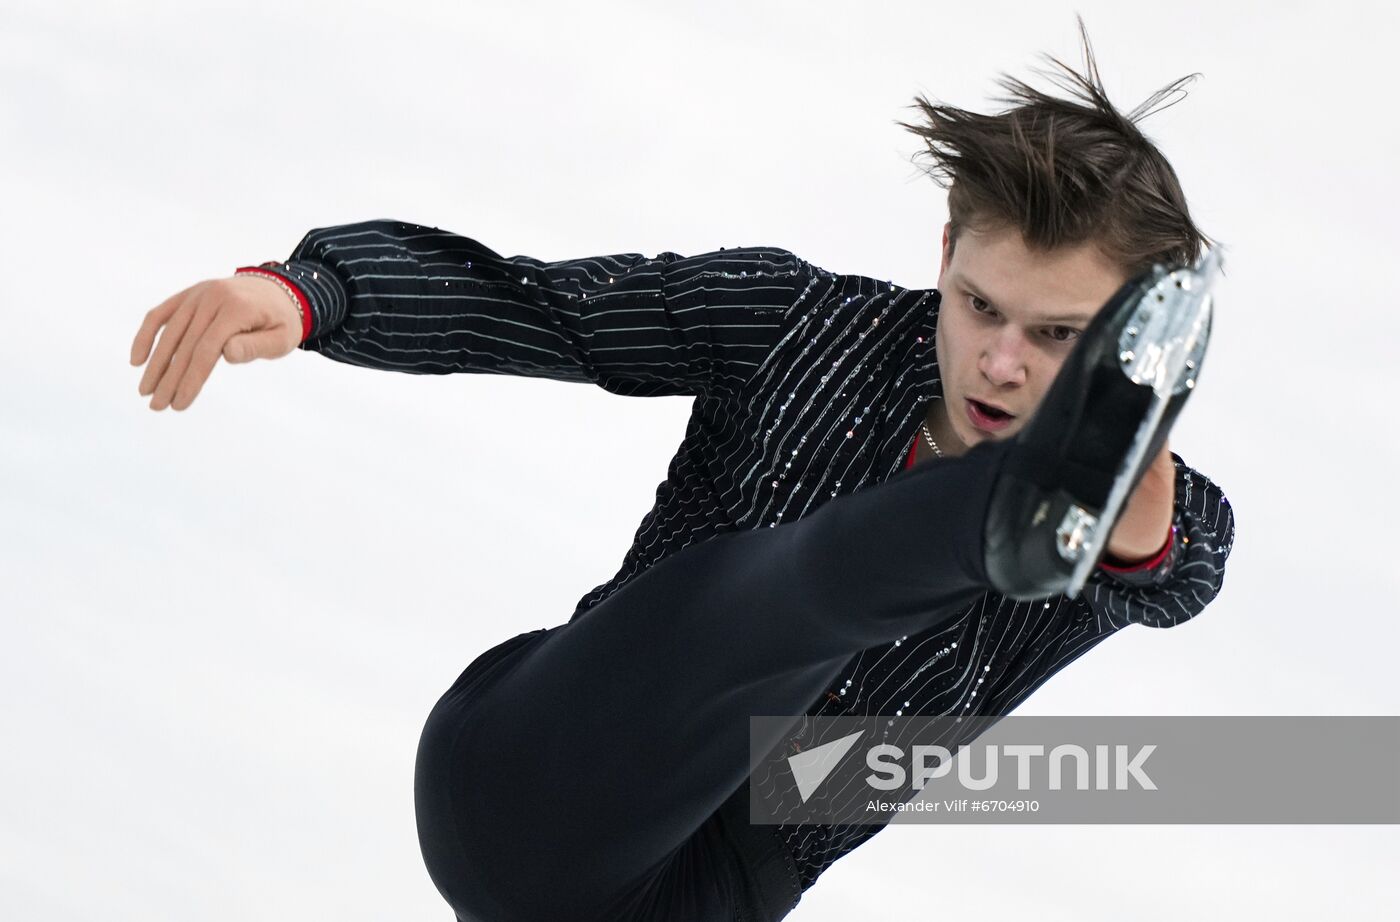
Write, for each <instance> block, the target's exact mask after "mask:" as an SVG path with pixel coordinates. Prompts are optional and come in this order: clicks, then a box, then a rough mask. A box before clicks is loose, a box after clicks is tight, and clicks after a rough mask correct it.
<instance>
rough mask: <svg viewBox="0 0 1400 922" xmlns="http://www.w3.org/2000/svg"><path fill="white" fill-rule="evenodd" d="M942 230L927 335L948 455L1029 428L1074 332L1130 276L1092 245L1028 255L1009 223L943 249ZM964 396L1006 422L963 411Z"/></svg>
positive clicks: (968, 233) (937, 415)
mask: <svg viewBox="0 0 1400 922" xmlns="http://www.w3.org/2000/svg"><path fill="white" fill-rule="evenodd" d="M948 231H949V225H944V227H943V265H942V268H941V270H940V271H939V276H938V291H939V293H940V295H941V296H942V300H941V302H940V306H939V311H938V325H937V328H936V334H935V337H934V341H935V345H936V349H937V355H938V365H939V370H940V377H941V378H942V382H943V400H941V401H937V402H936V403H935V405H934V410H933V414H934V415H933V421H934V435H935V437H936V439H937V441H938V442H939V445H940V447H942V448H943V449H944V450H945V453H947V454H961V453H962V452H964V451H966V450H967V449H968V448H971V447H972V446H973V445H975V444H977V443H978V442H981V441H986V440H991V439H1006V438H1010V437H1011V436H1012V435H1014V434H1015V433H1016V432H1018V431H1019V430H1020V429H1021V428H1022V427H1024V426H1025V425H1026V422H1027V421H1028V420H1029V419H1030V417H1031V415H1032V414H1033V413H1034V412H1035V410H1036V408H1037V407H1039V406H1040V401H1041V398H1042V397H1044V396H1045V393H1046V391H1048V390H1049V389H1050V384H1051V382H1052V381H1054V379H1055V375H1056V373H1057V372H1058V371H1059V369H1060V366H1061V365H1062V364H1063V363H1064V360H1065V359H1066V358H1067V357H1068V356H1069V353H1070V350H1072V349H1073V348H1074V344H1075V342H1076V340H1077V338H1078V336H1079V335H1080V334H1081V333H1082V332H1083V330H1084V328H1085V327H1086V326H1088V324H1089V321H1090V319H1091V318H1092V317H1093V316H1094V314H1095V313H1097V312H1098V310H1099V309H1100V308H1102V307H1103V306H1104V304H1106V303H1107V301H1108V299H1109V298H1110V297H1112V296H1113V294H1114V292H1116V291H1117V290H1118V288H1119V287H1120V286H1122V284H1123V283H1124V282H1125V281H1127V279H1128V274H1127V272H1126V270H1125V269H1124V268H1122V267H1120V266H1118V265H1116V264H1114V263H1113V262H1111V261H1110V260H1109V259H1108V258H1107V257H1105V256H1104V255H1103V254H1102V252H1101V251H1100V250H1098V248H1097V247H1095V246H1093V245H1092V244H1085V245H1082V246H1076V247H1065V248H1061V249H1058V250H1054V251H1052V252H1048V253H1042V252H1034V251H1032V250H1030V249H1028V248H1027V247H1026V245H1025V242H1024V238H1022V236H1021V234H1020V231H1019V230H1017V229H1016V228H1014V227H1010V228H1005V229H1002V230H1000V231H995V232H987V233H981V234H979V233H976V232H974V231H972V230H971V229H968V228H964V229H963V230H962V231H961V232H960V233H959V235H958V241H957V244H956V246H955V247H954V252H953V253H951V254H950V253H949V252H948V242H949V241H948ZM969 398H971V399H972V400H977V401H983V402H988V403H991V404H994V405H995V406H998V407H1000V408H1002V409H1003V410H1005V411H1007V412H1008V413H1011V414H1012V419H1011V420H1010V422H1009V423H1007V424H1005V425H1002V426H1001V427H1000V428H997V427H996V426H995V425H986V424H985V422H986V421H985V418H983V419H975V418H974V417H973V416H971V415H969V406H968V399H969ZM945 439H946V440H948V441H947V442H946V443H945V441H944V440H945ZM949 448H951V449H952V450H951V451H948V449H949Z"/></svg>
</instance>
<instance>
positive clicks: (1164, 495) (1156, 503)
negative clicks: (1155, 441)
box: [1104, 442, 1176, 565]
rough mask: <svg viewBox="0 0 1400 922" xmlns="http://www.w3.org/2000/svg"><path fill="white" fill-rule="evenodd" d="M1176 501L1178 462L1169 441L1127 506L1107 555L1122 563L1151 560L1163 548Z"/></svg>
mask: <svg viewBox="0 0 1400 922" xmlns="http://www.w3.org/2000/svg"><path fill="white" fill-rule="evenodd" d="M1175 502H1176V463H1175V462H1174V461H1173V460H1172V454H1171V449H1170V448H1169V447H1168V445H1167V443H1166V442H1163V443H1162V450H1161V451H1160V452H1158V453H1157V457H1155V458H1153V459H1152V463H1151V464H1150V465H1148V467H1147V470H1145V471H1143V472H1142V479H1141V480H1140V481H1138V485H1137V487H1136V488H1134V490H1133V492H1132V493H1131V494H1129V496H1128V500H1127V502H1126V503H1124V505H1123V512H1122V513H1121V514H1120V515H1119V516H1118V521H1117V522H1116V523H1115V524H1114V526H1113V531H1112V533H1110V534H1109V537H1108V546H1107V547H1106V548H1105V549H1104V551H1105V554H1106V555H1107V556H1109V557H1111V558H1113V561H1114V562H1116V563H1119V564H1127V565H1132V564H1135V563H1141V562H1142V561H1144V560H1148V559H1150V558H1151V557H1152V556H1153V555H1154V554H1156V553H1157V552H1158V551H1159V550H1161V549H1162V542H1164V541H1165V540H1166V538H1167V532H1168V531H1170V529H1171V525H1172V513H1173V511H1174V505H1175Z"/></svg>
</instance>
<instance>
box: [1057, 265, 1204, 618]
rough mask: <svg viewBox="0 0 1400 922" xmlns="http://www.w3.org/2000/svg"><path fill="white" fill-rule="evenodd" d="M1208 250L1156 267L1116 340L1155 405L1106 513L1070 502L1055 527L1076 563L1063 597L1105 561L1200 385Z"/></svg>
mask: <svg viewBox="0 0 1400 922" xmlns="http://www.w3.org/2000/svg"><path fill="white" fill-rule="evenodd" d="M1220 249H1221V248H1219V247H1217V248H1213V249H1210V250H1209V251H1207V252H1206V253H1205V254H1204V255H1202V257H1201V258H1200V259H1199V260H1197V262H1196V265H1195V266H1192V267H1180V268H1177V269H1175V270H1173V271H1170V272H1168V271H1166V270H1165V269H1163V268H1161V267H1158V272H1157V281H1156V282H1155V283H1153V285H1152V286H1151V287H1150V288H1148V289H1147V290H1146V291H1145V292H1143V293H1142V294H1141V295H1140V296H1139V303H1138V306H1137V308H1136V310H1134V312H1133V314H1132V316H1131V317H1130V318H1129V320H1128V322H1127V324H1125V325H1124V327H1123V333H1122V334H1121V335H1120V336H1119V340H1118V346H1119V350H1118V356H1119V363H1120V366H1121V368H1122V370H1123V373H1124V374H1125V375H1126V376H1127V377H1128V378H1129V379H1130V380H1131V381H1132V382H1133V383H1134V384H1140V385H1147V386H1150V387H1151V388H1152V402H1151V404H1150V405H1149V407H1148V409H1147V413H1146V415H1144V417H1143V419H1142V422H1141V424H1140V425H1139V426H1138V429H1137V433H1136V434H1135V435H1134V437H1133V441H1132V444H1131V445H1130V446H1129V447H1128V451H1127V454H1126V455H1125V456H1124V457H1123V461H1122V463H1121V464H1120V465H1119V468H1118V473H1117V475H1116V476H1115V477H1114V480H1113V488H1112V489H1111V490H1110V491H1109V495H1108V500H1107V502H1105V503H1104V508H1103V511H1102V512H1100V513H1099V514H1098V515H1094V514H1092V513H1091V512H1089V511H1088V510H1086V509H1083V508H1081V507H1079V506H1076V505H1073V504H1071V505H1070V507H1069V509H1068V510H1067V511H1066V512H1065V515H1064V518H1063V519H1062V520H1061V522H1060V525H1059V527H1058V528H1057V529H1056V532H1055V537H1056V547H1057V548H1058V549H1059V552H1060V556H1061V557H1063V558H1064V559H1065V560H1067V561H1070V562H1073V563H1074V571H1073V573H1072V574H1071V576H1070V580H1069V586H1068V588H1066V589H1065V595H1067V596H1068V597H1069V598H1071V599H1072V598H1075V597H1076V596H1078V595H1079V593H1080V591H1081V590H1082V589H1083V588H1084V584H1085V583H1086V582H1088V580H1089V575H1090V573H1092V572H1093V569H1094V567H1095V566H1096V565H1097V564H1098V562H1099V558H1100V557H1102V556H1103V555H1102V551H1103V544H1104V542H1106V541H1107V540H1108V536H1109V534H1110V533H1111V532H1112V531H1113V525H1114V523H1115V522H1117V520H1118V514H1119V512H1121V511H1122V508H1123V505H1124V503H1126V502H1127V499H1128V493H1129V490H1130V488H1131V487H1133V486H1136V484H1134V483H1133V480H1134V474H1135V473H1136V471H1137V469H1138V467H1139V466H1140V465H1141V464H1142V462H1143V459H1144V457H1145V456H1146V454H1147V451H1148V447H1149V446H1150V445H1151V443H1152V440H1153V436H1154V435H1155V434H1156V432H1157V426H1158V424H1159V423H1160V422H1161V420H1162V416H1163V414H1164V413H1165V411H1166V408H1167V404H1168V403H1169V402H1170V401H1171V399H1172V398H1173V397H1175V396H1176V395H1178V394H1181V393H1182V392H1184V391H1187V390H1190V389H1192V388H1194V387H1195V386H1196V376H1197V375H1198V374H1200V370H1201V364H1202V362H1203V360H1204V358H1205V349H1206V341H1207V340H1208V339H1209V338H1210V336H1209V330H1210V318H1211V312H1212V310H1213V308H1214V301H1215V299H1214V295H1213V291H1214V289H1215V288H1216V285H1217V282H1218V281H1219V278H1220V268H1221V266H1222V264H1223V258H1222V255H1221V253H1220Z"/></svg>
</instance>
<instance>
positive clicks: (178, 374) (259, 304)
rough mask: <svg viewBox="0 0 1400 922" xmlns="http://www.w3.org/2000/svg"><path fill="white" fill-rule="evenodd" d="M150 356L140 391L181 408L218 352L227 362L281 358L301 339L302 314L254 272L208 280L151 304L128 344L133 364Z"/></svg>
mask: <svg viewBox="0 0 1400 922" xmlns="http://www.w3.org/2000/svg"><path fill="white" fill-rule="evenodd" d="M162 326H164V327H165V330H164V332H162V333H161V336H160V344H159V345H157V346H156V352H155V356H154V357H153V358H152V359H151V363H150V364H149V365H147V366H146V373H145V374H144V375H142V376H141V384H140V386H139V387H137V393H139V394H140V395H141V396H143V397H144V396H146V395H147V394H153V395H154V396H152V397H151V403H150V407H151V409H152V410H163V409H165V408H166V407H167V406H170V407H172V408H174V409H176V410H184V409H185V408H187V407H188V406H189V405H190V404H191V403H192V402H193V401H194V398H195V397H196V396H198V395H199V391H200V389H201V388H202V387H204V381H205V379H207V378H208V377H209V373H210V372H211V371H213V370H214V364H215V363H216V362H217V361H218V360H219V356H221V355H222V356H223V357H224V361H226V362H249V361H252V360H253V359H276V358H281V357H282V356H284V355H286V354H287V353H289V352H291V351H292V350H293V349H295V348H296V346H297V344H298V343H300V342H301V315H300V314H299V313H298V312H297V306H296V304H294V303H293V302H292V299H291V298H289V297H287V292H286V291H284V290H283V289H282V287H281V286H280V285H278V284H277V283H275V282H273V281H272V280H271V279H268V278H266V277H264V276H260V275H256V274H253V273H246V274H243V275H234V276H231V277H229V278H223V279H208V280H206V281H203V282H199V283H198V284H195V285H191V286H190V287H189V288H186V289H185V290H184V291H181V292H179V293H177V294H174V295H172V296H171V297H169V298H167V299H166V300H164V301H162V302H161V303H160V304H159V305H157V306H156V307H154V308H152V309H151V310H150V311H149V312H148V313H147V314H146V318H145V320H144V321H143V322H142V324H141V329H139V330H137V331H136V338H135V339H134V340H133V341H132V343H131V364H133V365H140V364H141V363H142V362H144V361H146V358H147V356H149V355H150V353H151V342H152V341H153V340H154V338H155V335H156V331H157V330H158V329H160V328H161V327H162Z"/></svg>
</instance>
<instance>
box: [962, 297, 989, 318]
mask: <svg viewBox="0 0 1400 922" xmlns="http://www.w3.org/2000/svg"><path fill="white" fill-rule="evenodd" d="M967 299H968V301H969V302H970V303H971V304H972V309H973V310H974V311H976V312H977V313H979V314H985V313H988V311H985V310H983V309H982V308H981V307H978V306H977V305H979V304H981V305H984V306H987V302H986V301H983V300H982V299H981V298H979V297H977V296H976V295H975V294H972V293H971V292H969V293H968V296H967Z"/></svg>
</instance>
